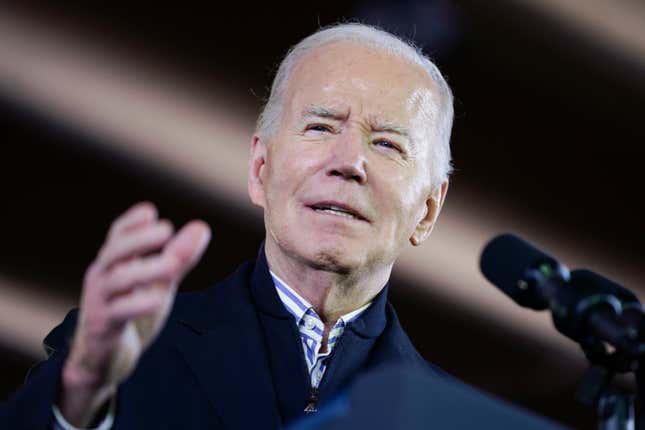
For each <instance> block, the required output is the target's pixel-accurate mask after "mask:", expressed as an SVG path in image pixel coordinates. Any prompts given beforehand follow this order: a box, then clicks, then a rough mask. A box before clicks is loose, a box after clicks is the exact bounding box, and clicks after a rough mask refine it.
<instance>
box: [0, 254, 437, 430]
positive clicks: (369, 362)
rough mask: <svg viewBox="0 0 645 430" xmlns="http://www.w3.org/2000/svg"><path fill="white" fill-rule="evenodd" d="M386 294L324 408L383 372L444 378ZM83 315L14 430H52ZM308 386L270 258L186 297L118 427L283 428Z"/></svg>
mask: <svg viewBox="0 0 645 430" xmlns="http://www.w3.org/2000/svg"><path fill="white" fill-rule="evenodd" d="M387 289H388V287H387V286H386V287H385V288H384V289H383V290H382V291H381V292H380V293H379V294H378V295H377V296H376V297H375V299H374V301H373V303H372V306H370V307H369V308H368V309H367V310H366V311H365V312H364V313H363V314H362V315H361V316H360V317H359V318H358V319H356V320H355V321H353V322H352V323H350V324H348V326H347V328H346V329H345V332H344V333H343V335H342V337H341V339H340V340H339V342H338V343H337V344H336V346H335V349H334V352H333V354H332V356H331V358H330V362H329V364H328V367H327V370H326V373H325V376H324V378H323V380H322V382H321V385H320V387H319V390H320V392H319V398H320V403H321V404H324V403H325V402H326V401H328V400H330V399H331V398H333V397H334V396H335V395H336V394H337V393H339V392H341V391H342V390H343V389H344V388H345V387H346V386H347V385H348V384H349V383H350V382H351V381H352V379H353V378H354V377H356V376H357V375H358V374H359V373H361V372H363V371H367V370H369V369H373V368H375V367H377V366H381V365H384V364H394V363H398V364H403V365H407V366H410V367H413V368H423V369H426V370H428V371H429V372H430V373H431V374H433V375H436V376H437V377H444V374H443V373H442V371H441V370H439V369H437V368H434V367H432V366H431V365H430V364H428V363H427V362H426V361H425V360H424V359H423V358H422V357H421V356H420V355H419V354H418V352H417V351H416V349H415V348H414V346H413V345H412V343H411V342H410V340H409V338H408V336H407V335H406V334H405V332H404V331H403V329H402V328H401V326H400V324H399V321H398V319H397V317H396V314H395V312H394V309H393V308H392V306H391V305H390V304H389V303H388V301H387ZM76 315H77V313H76V311H72V312H70V313H69V314H68V315H67V317H66V318H65V320H64V321H63V322H62V323H61V324H60V325H59V326H58V327H56V328H55V329H54V330H52V332H51V333H50V334H49V335H48V336H47V337H46V338H45V341H44V344H45V348H46V350H47V353H48V355H49V358H48V359H47V360H46V361H44V362H42V363H40V364H39V365H37V366H36V367H35V368H34V369H33V370H32V371H31V372H30V375H29V377H28V380H27V381H26V383H25V385H24V386H23V387H22V388H21V389H20V390H19V391H18V392H17V393H16V394H15V395H14V397H13V398H12V399H11V400H10V402H9V403H8V404H7V405H6V410H5V411H4V413H5V414H6V416H5V417H4V418H3V419H4V420H5V422H7V428H12V429H13V428H16V429H23V428H24V429H27V428H28V429H41V430H49V428H50V427H49V426H50V423H51V420H52V412H51V406H52V404H53V402H55V400H56V396H57V393H58V390H59V383H60V382H59V381H60V375H61V369H62V365H63V362H64V360H65V357H66V356H67V352H68V347H69V344H70V339H71V336H72V334H73V331H74V327H75V324H76ZM309 381H310V379H309V375H308V372H307V367H306V363H305V360H304V355H303V351H302V344H301V341H300V337H299V334H298V329H297V327H296V324H295V321H294V318H293V316H292V315H291V314H290V313H289V312H288V311H287V310H286V309H285V307H284V305H283V304H282V302H281V301H280V299H279V297H278V295H277V293H276V292H275V288H274V285H273V280H272V279H271V276H270V273H269V270H268V266H267V262H266V258H265V256H264V252H263V251H261V252H260V254H259V256H258V259H257V260H256V262H254V263H246V264H243V265H242V266H240V267H239V268H238V269H237V271H236V272H234V273H233V274H232V275H230V276H229V277H228V278H227V279H225V280H224V281H222V282H220V283H219V284H216V285H215V286H213V287H211V288H209V289H206V290H203V291H199V292H195V293H187V294H179V295H178V296H177V299H176V301H175V305H174V307H173V311H172V312H171V315H170V317H169V319H168V321H167V323H166V325H165V326H164V328H163V330H162V332H161V333H160V336H159V337H158V339H157V340H156V341H155V342H154V343H153V344H152V345H151V346H150V348H149V349H148V350H147V351H146V352H145V353H144V355H143V356H142V357H141V360H140V362H139V364H138V366H137V368H136V370H135V371H134V372H133V374H132V375H131V376H130V377H129V378H128V379H127V380H126V381H125V382H124V383H123V384H121V386H120V387H119V391H118V394H117V397H116V398H117V405H116V419H115V422H114V427H113V428H115V429H148V428H149V429H171V428H172V429H175V428H176V429H191V428H195V429H197V428H199V429H205V428H208V429H222V428H227V429H275V428H278V427H280V426H282V425H283V424H285V423H287V422H289V421H291V420H293V419H294V418H297V417H300V416H301V415H302V414H303V409H304V408H305V406H306V403H307V400H308V399H309V396H310V382H309ZM0 427H2V426H0ZM2 428H4V427H2Z"/></svg>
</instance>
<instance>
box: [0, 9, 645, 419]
mask: <svg viewBox="0 0 645 430" xmlns="http://www.w3.org/2000/svg"><path fill="white" fill-rule="evenodd" d="M97 3H98V2H97ZM348 20H360V21H361V22H366V23H370V24H377V25H380V26H382V27H383V28H385V29H387V30H389V31H392V32H394V33H396V34H398V35H401V36H404V37H406V38H409V39H412V40H414V41H415V42H416V43H417V44H418V45H419V46H421V47H422V48H423V49H424V50H425V52H427V53H428V54H430V56H431V57H432V58H433V59H434V60H435V61H436V63H437V64H438V66H439V67H440V68H441V70H442V71H443V73H444V74H445V75H446V78H447V80H448V82H449V83H450V85H451V86H452V88H453V91H454V94H455V98H456V100H455V103H456V106H455V107H456V118H455V124H454V129H453V139H452V148H453V158H454V165H455V167H456V171H455V174H454V176H453V178H452V183H451V186H450V191H449V193H448V197H447V200H446V204H445V209H444V211H443V213H442V215H441V217H440V220H439V223H438V226H437V228H436V230H435V232H434V233H433V236H432V237H431V239H430V241H429V242H428V243H426V244H424V245H423V246H422V247H420V248H418V249H414V250H411V251H410V252H408V253H406V254H405V255H404V256H403V257H402V258H401V260H400V263H399V265H398V266H397V269H396V272H395V275H394V279H393V284H394V288H392V290H391V292H392V297H391V300H392V301H393V302H394V305H395V307H396V308H397V310H398V313H399V316H400V319H401V320H402V323H403V325H404V327H405V328H406V329H407V331H408V333H409V334H410V336H411V337H412V340H413V342H414V343H415V345H417V347H418V349H419V350H420V352H421V353H422V354H423V355H424V356H425V357H426V358H427V359H428V360H430V361H432V362H434V363H436V364H438V365H439V366H441V367H443V368H444V369H446V370H447V371H448V372H450V373H452V374H454V375H456V376H457V377H459V378H461V379H463V380H465V381H466V382H468V383H471V384H473V385H475V386H477V387H479V388H481V389H483V390H485V391H487V392H490V393H493V394H495V395H497V396H500V397H502V398H504V399H506V400H508V401H510V402H512V403H514V404H517V405H521V406H523V407H525V408H528V409H530V410H532V411H535V412H536V413H539V414H542V415H546V416H548V417H551V418H553V419H555V420H557V421H559V422H562V423H565V424H567V425H569V426H571V427H574V428H592V427H593V425H594V424H593V423H594V421H593V413H592V411H591V410H587V409H585V408H583V407H581V406H578V405H577V404H576V403H575V401H574V392H575V387H576V384H577V382H578V381H579V379H580V377H581V375H582V373H583V372H584V370H585V369H586V364H585V359H584V357H583V355H582V353H581V351H579V350H578V348H577V347H576V345H575V344H573V343H572V342H570V341H569V340H567V339H565V338H563V337H561V335H559V334H558V333H557V332H556V331H555V329H554V328H553V327H552V324H551V322H550V320H549V315H548V314H546V313H536V312H533V311H530V310H526V309H521V308H519V307H517V306H516V305H515V304H514V303H513V302H511V300H509V299H507V298H506V297H504V296H503V295H502V293H500V292H498V291H497V290H496V289H495V288H494V287H493V286H491V285H490V284H489V283H488V282H487V281H486V280H485V279H484V278H483V277H482V276H481V275H480V274H479V270H478V258H479V252H480V250H481V248H482V246H483V245H484V243H485V242H486V241H487V240H488V239H489V238H491V237H492V236H494V235H495V234H498V233H500V232H505V231H512V232H515V233H517V234H520V235H522V236H524V237H525V238H527V239H528V240H530V241H532V242H533V243H535V244H536V245H538V246H540V247H542V248H543V249H546V250H548V251H549V252H550V253H551V254H552V255H555V256H557V257H559V258H560V259H561V261H563V262H564V263H565V264H567V265H568V266H569V267H572V268H574V267H588V268H591V269H593V270H596V271H598V272H600V273H603V274H604V275H605V276H608V277H610V278H613V279H615V280H616V281H618V282H620V283H621V284H623V285H625V286H627V287H628V288H631V289H633V290H634V291H635V292H636V293H637V294H638V295H639V296H640V297H641V298H643V297H645V282H644V281H645V267H644V265H643V264H642V263H641V262H642V259H643V257H644V254H645V253H644V249H643V244H642V242H643V237H644V236H643V228H642V226H641V219H642V214H641V209H640V208H641V203H642V202H641V200H642V199H643V198H644V194H643V190H642V188H643V185H644V181H643V178H642V176H643V173H642V172H643V167H642V166H641V163H642V160H643V158H644V156H645V149H644V147H645V145H644V144H645V131H644V128H643V122H644V119H645V118H644V112H645V3H644V2H642V1H640V0H489V1H486V2H482V1H476V0H470V1H469V0H459V1H457V0H425V1H422V0H407V1H397V2H394V1H391V2H387V1H374V0H372V1H361V0H345V1H342V2H341V1H335V0H332V1H327V2H293V1H288V2H282V3H280V4H276V2H265V3H264V4H259V5H255V4H253V3H244V2H221V3H220V4H218V5H217V6H214V3H213V2H209V3H208V5H204V4H199V3H193V2H180V3H176V2H172V3H170V4H169V5H163V4H162V3H161V2H154V3H152V2H150V3H145V2H136V4H132V2H127V3H126V2H122V3H121V4H120V3H119V2H110V6H98V5H97V4H92V3H91V2H74V1H67V2H64V3H63V2H49V4H41V3H39V2H30V1H21V2H11V1H3V2H2V5H0V127H1V128H2V134H1V136H3V137H1V138H0V142H1V144H0V145H1V146H0V148H1V153H0V154H1V155H0V157H1V158H0V184H1V186H2V195H1V200H0V202H1V203H0V205H1V206H0V207H1V209H0V402H2V401H4V400H6V399H7V398H8V397H9V396H10V395H11V393H12V392H13V391H15V390H16V389H17V388H18V387H19V386H20V384H21V383H22V380H23V378H24V375H25V374H26V372H27V370H28V369H29V367H30V366H31V365H33V364H34V363H35V362H37V361H38V360H40V359H42V358H43V356H44V353H43V352H42V348H41V341H42V338H43V337H44V336H45V335H46V334H47V332H48V331H49V330H50V329H51V328H52V327H53V326H54V325H56V324H57V323H58V322H59V321H60V320H61V319H62V318H63V316H64V315H65V313H66V312H67V310H68V309H70V308H72V307H74V306H76V304H77V303H78V299H79V292H80V288H81V281H82V277H83V273H84V271H85V268H86V267H87V265H88V264H89V263H90V262H91V261H92V260H93V259H94V256H95V254H96V252H97V250H98V248H99V246H100V245H101V243H102V242H103V238H104V235H105V233H106V232H107V228H108V226H109V224H110V222H111V220H112V219H113V218H114V217H116V216H117V215H118V214H120V213H121V212H123V211H124V210H125V209H126V208H128V207H129V206H130V205H132V204H133V203H135V202H137V201H140V200H150V201H152V202H154V203H156V204H157V205H158V207H159V209H160V213H161V216H163V217H165V218H169V219H170V220H172V221H173V222H174V223H175V225H176V226H179V225H181V224H183V223H184V222H186V221H187V220H189V219H192V218H202V219H205V220H206V221H208V222H209V223H210V225H211V226H212V228H213V240H212V242H211V244H210V246H209V248H208V251H207V253H206V255H205V257H204V258H203V259H202V262H201V264H200V265H199V266H198V267H197V268H196V269H195V270H194V271H193V272H192V273H191V274H190V275H189V276H188V277H187V279H186V280H185V282H184V284H183V285H182V289H183V290H186V291H187V290H195V289H201V288H205V287H206V286H208V285H210V284H212V283H213V282H214V281H216V280H218V279H221V278H222V277H223V276H225V275H226V274H227V273H229V272H231V271H232V270H233V269H234V268H235V267H236V266H237V265H238V264H239V263H240V262H242V261H243V260H246V259H251V258H254V257H255V255H256V253H257V251H258V246H259V244H260V243H261V241H262V238H263V235H264V229H263V225H262V217H261V213H260V211H259V210H257V209H254V208H253V207H252V206H251V204H250V202H249V200H248V197H247V195H246V156H247V153H248V148H249V143H250V139H251V135H252V133H253V127H254V121H255V117H256V115H257V114H258V112H259V108H260V106H261V105H262V102H263V101H264V99H265V97H266V96H267V95H268V88H269V86H270V83H271V79H272V76H273V72H274V71H275V68H276V66H277V64H278V63H279V61H280V59H281V57H282V56H283V55H284V54H285V52H286V50H287V48H288V47H289V46H291V45H293V44H294V43H297V42H298V41H299V40H300V39H301V38H303V37H304V36H306V35H308V34H310V33H311V32H313V31H315V30H316V29H317V28H318V27H319V26H321V25H327V24H331V23H335V22H338V21H348ZM623 383H624V384H625V385H626V386H631V387H633V381H631V380H629V378H626V379H625V380H624V381H623Z"/></svg>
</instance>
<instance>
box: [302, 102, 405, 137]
mask: <svg viewBox="0 0 645 430" xmlns="http://www.w3.org/2000/svg"><path fill="white" fill-rule="evenodd" d="M302 115H303V116H307V115H313V116H317V117H319V118H328V119H333V120H337V121H344V120H346V119H347V116H348V115H349V113H348V112H342V111H339V110H336V109H331V108H327V107H324V106H317V105H308V106H306V107H305V108H304V109H303V111H302ZM369 126H370V130H371V131H372V132H376V133H392V134H397V135H399V136H403V137H405V138H407V139H409V140H412V139H411V135H410V132H409V131H408V129H407V128H405V127H402V126H400V125H398V124H395V123H393V122H379V121H378V120H375V119H370V120H369Z"/></svg>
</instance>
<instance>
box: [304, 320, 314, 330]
mask: <svg viewBox="0 0 645 430" xmlns="http://www.w3.org/2000/svg"><path fill="white" fill-rule="evenodd" d="M305 327H307V328H308V329H309V330H312V329H313V328H314V327H316V322H315V321H314V319H313V318H305Z"/></svg>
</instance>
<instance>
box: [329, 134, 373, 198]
mask: <svg viewBox="0 0 645 430" xmlns="http://www.w3.org/2000/svg"><path fill="white" fill-rule="evenodd" d="M333 145H334V148H333V153H332V157H331V161H330V164H329V168H328V170H327V175H328V176H337V177H339V178H342V179H345V180H349V181H356V182H357V183H359V184H360V185H365V184H366V183H367V172H366V164H367V159H366V157H365V154H364V144H363V139H362V137H361V136H359V135H358V134H353V133H348V134H347V135H346V136H344V137H341V138H340V139H338V140H337V141H336V142H335V143H334V144H333Z"/></svg>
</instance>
